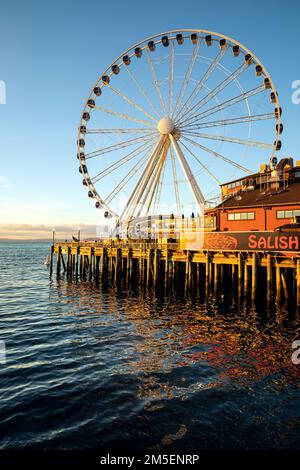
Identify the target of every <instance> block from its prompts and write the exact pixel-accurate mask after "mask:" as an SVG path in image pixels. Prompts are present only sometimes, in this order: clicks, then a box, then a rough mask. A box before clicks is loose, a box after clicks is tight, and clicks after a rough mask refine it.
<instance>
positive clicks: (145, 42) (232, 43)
mask: <svg viewBox="0 0 300 470" xmlns="http://www.w3.org/2000/svg"><path fill="white" fill-rule="evenodd" d="M178 33H183V34H186V33H190V34H191V33H196V34H203V35H211V36H212V38H211V39H212V40H213V41H216V40H217V39H225V40H226V41H227V45H228V46H230V47H233V46H239V47H240V49H241V50H240V52H242V53H243V54H244V55H245V54H246V53H247V54H250V56H251V59H252V60H253V62H254V63H255V64H256V65H260V66H261V69H262V72H261V74H262V75H263V76H264V77H265V78H268V80H269V84H270V86H269V88H270V90H271V91H272V92H273V93H274V97H275V101H274V103H275V107H276V108H277V109H278V110H280V112H278V113H277V115H276V113H275V119H276V122H277V125H276V130H275V135H276V138H275V141H274V145H273V146H272V147H273V148H272V156H274V155H275V151H276V150H277V145H278V142H280V134H281V132H280V126H281V108H280V102H279V98H278V93H277V90H276V88H275V85H274V82H273V80H272V77H271V75H270V74H269V73H268V71H267V69H266V67H265V66H264V64H263V63H262V62H261V60H259V59H258V57H257V56H256V55H255V54H253V52H252V51H251V50H250V49H249V48H248V47H246V46H245V45H244V44H242V43H241V42H240V41H237V40H235V39H233V38H231V37H230V36H227V35H224V34H221V33H217V32H215V31H210V30H206V29H198V28H197V29H195V28H183V29H171V30H168V31H165V32H161V33H158V34H155V35H152V36H149V37H147V38H145V39H143V40H141V41H139V42H137V43H135V44H134V45H133V46H131V47H129V48H128V49H126V50H125V51H124V52H122V53H121V54H120V55H119V56H118V57H117V58H116V59H115V60H114V61H112V62H111V63H110V64H109V65H108V67H107V68H106V69H105V70H104V71H103V72H102V73H101V74H100V75H99V77H98V79H97V81H96V82H95V84H94V86H93V87H92V88H91V91H90V93H89V95H88V97H87V99H86V101H85V104H84V107H83V110H82V113H81V118H80V123H79V128H78V142H79V141H80V137H81V135H82V133H81V132H80V128H81V127H82V126H83V123H86V122H87V121H86V120H85V119H83V115H84V113H85V112H88V113H90V112H91V108H90V107H89V106H88V102H89V100H90V99H91V97H92V96H94V89H95V88H96V87H97V86H99V83H101V79H102V77H103V76H105V75H108V76H109V77H111V76H112V75H113V72H112V67H113V66H114V65H118V66H119V67H120V66H123V65H124V64H123V62H122V58H123V57H124V56H126V55H128V56H129V57H130V58H132V57H134V55H135V52H134V50H135V49H136V48H138V47H140V46H141V50H146V51H148V49H147V46H148V42H149V41H153V40H155V42H154V44H155V45H156V44H160V43H161V38H162V37H163V36H168V39H169V40H170V41H173V42H175V39H176V34H178ZM170 35H171V36H170ZM172 35H173V36H172ZM174 35H175V36H174ZM183 37H184V39H185V38H188V37H189V36H183ZM200 38H202V36H200ZM202 39H204V37H203V38H202ZM104 86H106V85H105V84H103V83H101V84H100V86H99V88H101V89H102V88H103V87H104ZM77 148H78V153H80V152H81V147H80V146H79V144H78V145H77ZM83 166H84V163H83V161H82V160H80V167H81V168H82V167H83ZM83 174H84V178H85V179H86V183H87V184H86V186H87V187H88V188H89V189H90V190H92V191H93V193H94V196H93V197H94V198H95V199H96V200H97V201H99V203H101V207H102V208H104V209H106V210H107V211H109V213H110V214H111V215H112V216H114V217H116V218H119V216H118V214H117V213H116V212H115V211H114V210H113V209H112V207H110V206H109V205H107V204H106V203H105V201H104V200H103V199H102V198H101V196H100V195H99V194H98V191H97V190H96V188H95V187H94V185H93V184H92V183H91V181H92V179H93V178H90V175H89V172H88V170H87V171H86V172H84V173H83Z"/></svg>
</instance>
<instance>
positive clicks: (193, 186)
mask: <svg viewBox="0 0 300 470" xmlns="http://www.w3.org/2000/svg"><path fill="white" fill-rule="evenodd" d="M169 137H170V140H171V143H172V145H173V148H174V151H175V154H176V156H177V158H178V161H179V163H180V166H181V168H182V171H183V174H184V176H185V179H186V181H187V183H188V184H189V187H190V190H191V193H192V195H193V197H194V199H195V202H196V204H197V205H198V207H199V209H200V212H201V207H202V205H203V204H204V203H205V199H204V196H203V194H202V192H201V190H200V188H199V186H198V183H197V181H196V179H195V177H194V175H193V172H192V170H191V168H190V166H189V164H188V162H187V160H186V158H185V156H184V155H183V153H182V150H181V148H180V146H179V144H178V142H177V141H176V139H174V137H173V135H172V134H169Z"/></svg>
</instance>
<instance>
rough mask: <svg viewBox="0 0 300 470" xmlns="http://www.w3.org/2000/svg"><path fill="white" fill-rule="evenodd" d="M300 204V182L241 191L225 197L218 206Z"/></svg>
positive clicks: (228, 207)
mask: <svg viewBox="0 0 300 470" xmlns="http://www.w3.org/2000/svg"><path fill="white" fill-rule="evenodd" d="M287 204H300V182H297V183H293V184H291V185H290V186H289V187H288V188H286V189H280V190H278V191H275V190H274V189H269V190H268V191H266V190H265V191H261V190H260V188H259V187H258V188H256V189H252V190H248V191H240V192H239V193H238V194H236V195H234V196H231V197H229V198H227V199H225V200H224V201H223V202H221V204H219V205H218V206H217V207H216V208H219V209H221V208H222V209H223V208H224V209H230V208H232V209H235V208H242V207H264V206H274V205H287Z"/></svg>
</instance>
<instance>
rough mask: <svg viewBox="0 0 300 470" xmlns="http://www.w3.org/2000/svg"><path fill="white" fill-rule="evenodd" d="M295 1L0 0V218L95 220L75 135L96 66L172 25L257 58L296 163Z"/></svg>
mask: <svg viewBox="0 0 300 470" xmlns="http://www.w3.org/2000/svg"><path fill="white" fill-rule="evenodd" d="M299 18H300V4H299V2H297V1H294V0H290V1H288V2H281V1H269V0H265V1H264V2H263V3H262V2H261V1H256V0H254V1H251V2H248V4H246V2H240V1H232V0H227V1H226V2H225V1H223V0H222V1H219V0H214V1H213V2H209V1H203V0H200V1H199V0H197V1H196V0H194V1H191V0H184V1H177V0H175V1H173V2H170V1H164V2H163V1H161V0H159V1H158V0H151V2H136V1H128V2H124V1H122V2H121V1H118V0H115V1H112V2H100V1H90V0H86V1H84V2H83V1H76V0H75V1H66V0H65V1H64V0H60V1H56V0H52V1H44V2H38V1H19V2H17V1H15V0H10V1H9V2H5V3H4V2H2V4H1V16H0V80H3V81H4V82H5V83H6V88H7V97H6V104H5V105H0V128H1V151H0V152H1V169H0V224H16V225H17V224H32V225H33V224H46V225H56V224H75V225H80V224H97V223H98V222H99V212H97V211H96V210H95V208H94V204H93V203H92V202H91V200H90V199H89V198H88V197H87V195H86V189H85V188H84V187H83V186H82V184H81V179H80V177H79V174H78V162H77V159H76V139H77V135H76V131H77V126H78V122H79V118H80V114H81V110H82V106H83V103H84V101H85V99H86V97H87V95H88V93H89V90H90V89H91V87H92V86H93V84H94V82H95V81H96V79H97V77H98V75H99V74H100V73H101V71H102V70H103V69H104V68H105V67H106V65H108V64H109V63H110V62H111V61H112V60H113V59H114V58H115V57H116V56H118V55H119V54H120V53H122V51H124V50H125V49H126V48H127V47H129V46H131V45H132V44H134V43H135V42H137V41H139V40H142V39H143V38H145V37H147V36H150V35H152V34H156V33H159V32H161V31H167V30H168V29H172V28H203V29H208V30H212V31H216V32H219V33H223V34H225V35H228V36H230V37H232V38H234V39H236V40H238V41H240V42H241V43H243V44H245V45H246V46H247V47H248V48H249V49H251V50H252V51H253V52H254V53H255V54H256V55H257V56H258V57H259V58H260V59H261V61H262V62H263V63H264V65H265V66H266V68H267V70H268V72H269V73H270V75H271V76H272V78H273V80H274V82H275V85H276V88H277V90H278V92H279V96H280V101H281V105H282V108H283V122H284V126H285V131H284V134H283V136H282V140H283V150H282V152H281V154H282V155H291V156H294V158H295V159H300V152H299V124H300V104H299V105H295V104H293V103H292V100H291V95H292V88H291V86H292V82H293V81H294V80H300V66H299Z"/></svg>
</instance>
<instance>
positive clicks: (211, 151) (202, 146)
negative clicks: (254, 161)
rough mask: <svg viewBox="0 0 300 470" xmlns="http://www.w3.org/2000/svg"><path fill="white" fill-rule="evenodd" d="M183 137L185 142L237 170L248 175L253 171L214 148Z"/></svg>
mask: <svg viewBox="0 0 300 470" xmlns="http://www.w3.org/2000/svg"><path fill="white" fill-rule="evenodd" d="M183 139H185V140H186V141H187V142H189V143H191V144H192V145H194V146H195V147H199V148H200V149H202V150H204V152H207V153H210V154H211V155H213V156H214V157H216V158H218V159H219V160H223V161H224V162H226V163H228V164H229V165H232V166H234V167H236V168H238V169H239V170H242V171H244V172H245V173H248V174H249V175H251V174H252V173H253V172H252V171H250V170H249V169H248V168H245V167H244V166H242V165H240V164H239V163H236V162H235V161H233V160H231V159H230V158H228V157H225V156H224V155H221V154H220V153H218V152H215V151H214V150H211V149H210V148H208V147H205V146H204V145H201V144H199V142H195V141H194V140H191V139H189V138H188V137H183Z"/></svg>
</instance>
